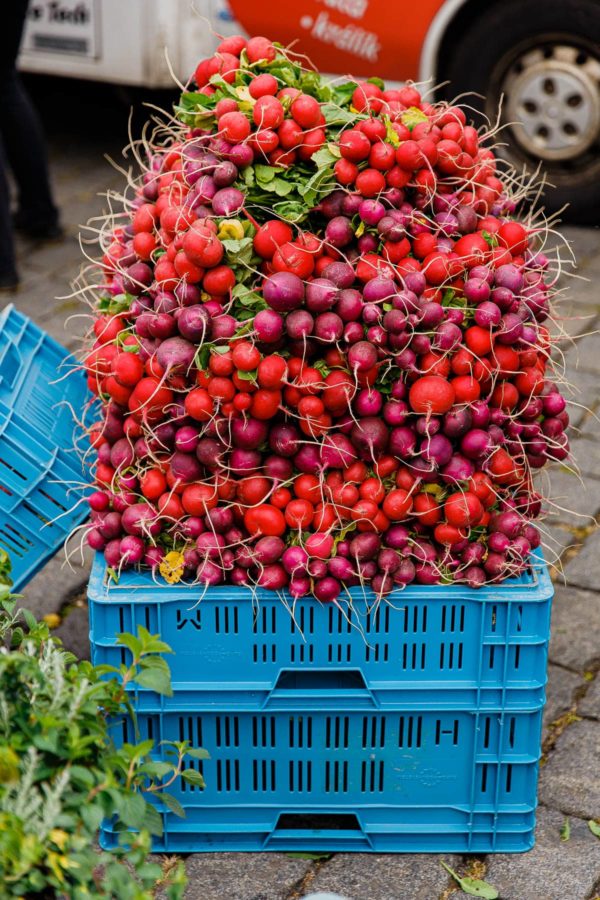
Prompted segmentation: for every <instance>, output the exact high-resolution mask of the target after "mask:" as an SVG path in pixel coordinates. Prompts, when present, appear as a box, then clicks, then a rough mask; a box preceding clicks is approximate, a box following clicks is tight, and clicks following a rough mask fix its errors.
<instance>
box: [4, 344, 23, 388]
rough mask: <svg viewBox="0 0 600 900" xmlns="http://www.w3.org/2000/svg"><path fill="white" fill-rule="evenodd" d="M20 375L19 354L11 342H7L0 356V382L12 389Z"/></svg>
mask: <svg viewBox="0 0 600 900" xmlns="http://www.w3.org/2000/svg"><path fill="white" fill-rule="evenodd" d="M20 373H21V354H20V352H19V348H18V347H17V346H16V344H14V343H13V342H12V341H10V340H9V341H8V342H7V344H6V346H5V349H4V353H2V355H1V356H0V381H4V382H5V384H6V385H7V387H9V388H12V387H14V385H15V382H17V381H18V379H19V375H20Z"/></svg>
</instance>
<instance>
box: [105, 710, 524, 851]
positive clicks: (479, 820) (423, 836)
mask: <svg viewBox="0 0 600 900" xmlns="http://www.w3.org/2000/svg"><path fill="white" fill-rule="evenodd" d="M137 720H138V727H139V729H140V739H142V740H144V739H146V738H153V739H154V740H155V741H157V742H159V741H161V740H169V741H180V740H189V741H191V743H192V744H193V745H194V746H203V747H205V748H207V749H208V750H209V752H210V754H211V758H210V759H209V760H204V761H201V762H199V761H195V760H192V761H191V763H190V764H191V765H193V766H194V767H195V768H196V769H199V770H200V771H201V772H202V774H203V775H204V778H205V781H206V789H205V790H200V789H198V788H197V787H194V786H192V785H189V784H187V783H185V782H182V781H180V782H178V783H177V785H176V786H175V787H174V788H171V789H170V790H171V791H172V792H173V793H174V795H175V796H176V797H177V799H178V800H179V801H180V803H181V804H182V805H183V807H184V809H185V812H186V817H185V818H184V819H181V818H178V817H176V816H173V815H172V814H171V813H169V811H168V810H166V809H165V808H163V807H161V806H159V810H160V812H161V815H162V818H163V826H164V835H163V837H162V838H161V839H160V840H158V841H156V843H155V849H156V850H158V851H166V852H194V851H196V852H197V851H211V850H212V851H214V850H236V851H239V850H247V851H260V850H270V851H273V850H280V851H292V850H296V851H297V850H305V851H310V850H313V851H316V850H318V851H336V850H346V851H371V852H376V853H384V852H410V853H414V852H455V853H490V852H520V851H524V850H528V849H530V848H531V847H532V845H533V842H534V826H535V807H536V784H537V770H538V759H539V755H540V731H541V721H542V707H541V704H540V706H539V707H538V709H536V710H525V711H520V710H511V711H506V712H503V711H500V712H485V711H480V710H476V709H475V710H471V711H453V710H427V711H423V712H416V711H414V710H408V711H407V710H405V709H404V708H400V709H395V710H391V709H386V710H385V711H384V710H377V711H372V710H371V711H365V710H357V709H356V708H355V706H354V705H353V703H352V702H348V703H347V702H345V701H344V700H342V699H340V697H339V696H330V697H329V701H328V703H327V704H324V706H323V708H318V709H313V708H311V705H310V704H309V703H307V701H306V698H303V699H301V700H299V701H297V702H294V701H293V700H290V701H289V702H288V705H287V707H286V708H282V709H278V710H276V711H273V712H264V711H261V712H256V711H254V712H252V711H249V710H239V711H232V710H229V711H215V710H214V709H203V708H198V709H196V710H194V711H191V710H181V711H172V712H165V711H164V710H163V709H161V708H160V707H158V706H157V707H156V708H155V710H154V712H150V711H149V710H148V711H146V712H144V713H140V714H139V715H138V717H137ZM114 728H115V736H116V738H117V740H127V741H133V740H134V739H135V735H134V732H133V728H132V725H131V722H129V721H124V722H122V723H117V724H116V725H115V726H114ZM116 839H117V835H116V834H115V833H114V832H113V831H112V828H111V825H110V823H105V826H104V828H103V830H102V834H101V844H102V845H103V846H104V847H106V848H110V847H113V846H114V845H115V843H116Z"/></svg>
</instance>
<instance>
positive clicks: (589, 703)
mask: <svg viewBox="0 0 600 900" xmlns="http://www.w3.org/2000/svg"><path fill="white" fill-rule="evenodd" d="M577 712H578V713H580V715H582V716H588V717H589V718H591V719H600V675H596V677H595V678H594V680H593V681H591V682H590V683H589V686H588V689H587V691H586V692H585V697H582V698H581V700H580V701H579V703H578V704H577Z"/></svg>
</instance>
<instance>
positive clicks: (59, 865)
mask: <svg viewBox="0 0 600 900" xmlns="http://www.w3.org/2000/svg"><path fill="white" fill-rule="evenodd" d="M46 865H47V866H48V868H49V869H50V870H51V871H52V872H53V874H54V876H55V878H56V879H57V881H59V882H61V883H62V882H63V881H64V880H65V874H64V873H65V870H66V869H70V868H71V863H70V862H69V860H68V859H67V857H66V856H62V855H61V854H60V853H54V851H52V850H50V852H49V853H48V855H47V857H46Z"/></svg>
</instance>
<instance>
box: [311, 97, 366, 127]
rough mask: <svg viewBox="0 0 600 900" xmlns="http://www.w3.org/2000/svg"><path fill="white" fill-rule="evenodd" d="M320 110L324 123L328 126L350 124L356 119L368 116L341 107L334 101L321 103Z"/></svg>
mask: <svg viewBox="0 0 600 900" xmlns="http://www.w3.org/2000/svg"><path fill="white" fill-rule="evenodd" d="M321 112H322V113H323V116H324V118H325V122H326V124H327V125H329V126H334V125H350V124H352V123H354V122H356V120H357V119H366V118H368V117H367V116H363V115H361V114H359V113H358V114H357V113H355V112H350V110H349V109H342V108H341V107H339V106H336V105H335V104H334V103H323V105H322V106H321Z"/></svg>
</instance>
